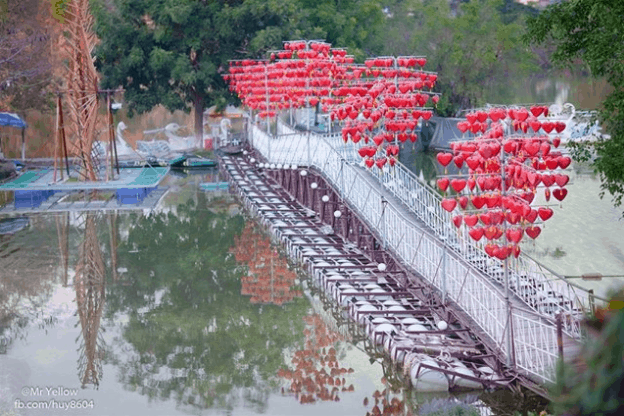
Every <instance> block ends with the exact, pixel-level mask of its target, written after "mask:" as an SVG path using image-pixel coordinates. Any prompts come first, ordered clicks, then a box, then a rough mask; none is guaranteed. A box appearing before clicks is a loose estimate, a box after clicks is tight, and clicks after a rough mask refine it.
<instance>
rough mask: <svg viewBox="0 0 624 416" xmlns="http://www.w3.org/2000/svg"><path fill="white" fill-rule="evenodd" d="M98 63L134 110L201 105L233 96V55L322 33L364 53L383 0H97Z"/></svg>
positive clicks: (198, 130)
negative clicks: (227, 76)
mask: <svg viewBox="0 0 624 416" xmlns="http://www.w3.org/2000/svg"><path fill="white" fill-rule="evenodd" d="M93 6H94V7H93V14H94V17H95V19H96V27H95V29H96V33H97V35H98V36H99V38H100V39H101V43H100V44H99V46H98V47H97V51H96V56H97V61H96V65H97V68H98V70H99V71H100V72H101V73H102V75H103V80H102V86H103V87H104V88H116V87H118V86H122V87H123V88H124V89H125V100H126V102H127V103H128V108H129V115H130V116H132V114H133V113H134V112H138V113H143V112H146V111H149V110H151V109H152V108H153V107H154V106H155V105H157V104H162V105H164V106H165V107H166V108H167V109H169V110H172V111H173V110H178V109H182V110H185V111H190V107H189V104H190V105H191V106H192V108H193V109H194V111H195V135H196V137H198V138H201V137H202V135H203V125H202V114H203V110H204V108H205V107H207V106H209V105H212V104H216V105H218V106H219V107H224V106H225V104H226V102H227V100H228V99H229V98H230V96H229V93H228V88H227V85H226V83H225V82H224V80H223V78H222V76H223V75H224V74H225V73H226V72H227V71H228V60H230V59H241V58H257V57H262V56H264V53H265V52H266V51H267V50H269V49H275V48H278V49H281V47H282V41H283V40H289V39H293V38H307V39H310V38H321V39H326V40H327V41H329V42H332V43H334V46H348V47H351V48H353V52H358V51H360V52H359V53H361V51H362V50H363V47H364V45H365V43H366V42H367V41H369V40H370V39H371V38H372V37H373V34H374V33H375V28H376V27H377V25H378V24H380V23H381V21H382V14H381V7H380V5H379V0H342V1H335V0H323V1H315V2H312V1H308V0H220V1H209V2H206V1H197V0H158V1H157V0H112V1H106V0H94V1H93Z"/></svg>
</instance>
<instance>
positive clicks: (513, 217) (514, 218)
mask: <svg viewBox="0 0 624 416" xmlns="http://www.w3.org/2000/svg"><path fill="white" fill-rule="evenodd" d="M505 218H506V219H507V222H509V223H510V224H518V222H519V221H520V214H518V213H517V212H508V213H507V215H505Z"/></svg>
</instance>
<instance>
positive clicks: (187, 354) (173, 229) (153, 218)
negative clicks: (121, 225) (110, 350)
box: [106, 193, 308, 412]
mask: <svg viewBox="0 0 624 416" xmlns="http://www.w3.org/2000/svg"><path fill="white" fill-rule="evenodd" d="M206 202H207V201H206V199H205V196H204V194H203V193H199V194H198V203H197V206H195V203H193V202H192V201H189V202H187V203H186V204H182V205H180V206H178V209H177V210H176V211H177V213H176V214H174V213H172V212H169V213H151V214H150V216H149V217H145V216H134V217H132V218H131V223H132V227H130V229H129V231H128V236H127V240H126V241H124V242H123V243H121V245H120V249H119V253H118V262H119V264H120V265H123V266H124V267H125V268H127V270H128V271H127V272H126V273H125V275H126V276H127V285H110V286H109V288H108V289H107V312H106V313H107V317H108V318H109V319H111V320H113V321H117V320H119V319H122V317H123V319H125V320H127V322H128V323H127V324H126V325H125V326H124V328H123V330H122V336H123V340H121V339H120V340H118V341H117V344H118V346H120V347H121V349H122V351H119V350H118V351H116V352H115V354H112V355H111V356H110V361H111V362H112V363H114V364H116V365H118V368H119V379H120V380H121V382H122V383H123V384H124V385H125V387H126V388H127V389H129V390H132V391H138V392H139V393H141V394H144V395H146V396H148V397H149V398H150V399H153V400H156V399H160V400H167V399H175V400H176V402H177V403H178V405H180V406H183V407H189V408H195V409H203V408H221V409H233V408H234V407H235V406H238V405H245V406H246V407H251V408H252V409H254V410H255V411H257V412H266V409H267V400H268V396H269V393H270V392H271V391H273V390H275V389H276V388H277V384H276V380H275V373H276V372H277V369H278V368H279V367H280V366H282V365H283V363H284V358H283V355H282V351H283V350H284V349H286V348H292V346H293V345H294V344H296V343H297V341H299V340H300V338H301V335H300V334H301V332H302V330H303V323H302V321H301V318H300V317H301V316H302V315H304V314H305V311H306V310H307V308H308V304H307V302H306V301H305V300H304V299H303V298H297V297H295V298H293V299H292V300H291V301H290V302H288V303H286V304H284V305H282V306H276V305H270V304H269V305H267V304H264V305H262V304H253V303H251V302H250V301H249V299H248V298H246V297H244V296H241V289H242V285H241V279H240V278H241V277H242V276H243V275H244V274H246V270H245V269H246V267H244V266H243V265H241V264H239V263H238V262H237V261H236V257H235V255H234V254H232V253H231V250H232V247H234V245H235V237H236V236H237V235H240V234H241V232H242V230H243V228H244V225H245V218H243V216H241V215H230V214H228V207H230V205H231V204H232V203H233V201H232V200H230V199H217V200H213V201H211V202H210V205H209V206H208V205H207V203H206ZM107 359H108V358H107ZM241 402H242V403H241Z"/></svg>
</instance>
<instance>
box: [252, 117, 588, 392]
mask: <svg viewBox="0 0 624 416" xmlns="http://www.w3.org/2000/svg"><path fill="white" fill-rule="evenodd" d="M250 131H251V133H252V136H253V137H252V143H253V146H254V147H255V148H256V149H257V150H258V151H259V152H260V153H262V155H263V156H264V157H266V158H267V160H268V161H269V163H271V164H275V165H276V167H278V166H279V165H281V166H282V167H285V166H289V167H292V165H297V166H314V167H316V168H318V169H319V170H320V171H321V172H322V174H323V175H324V176H325V177H326V178H327V179H328V180H329V181H330V182H331V183H332V184H333V186H334V187H335V188H336V189H337V191H338V192H339V193H340V195H341V196H342V197H343V198H344V199H345V200H346V201H348V203H349V204H350V205H351V207H352V208H354V209H355V210H356V211H357V212H358V214H359V215H360V216H361V217H362V218H363V219H365V220H366V221H367V222H368V223H369V224H370V225H371V226H372V227H373V228H374V229H375V230H376V231H377V232H378V233H379V235H380V236H381V239H382V241H383V243H384V245H385V246H386V247H388V248H390V249H391V250H393V251H394V252H395V253H396V254H397V255H398V256H399V257H400V258H401V260H402V261H403V262H404V263H405V264H407V265H409V266H410V267H412V268H413V269H414V270H416V271H417V272H418V273H419V274H421V275H422V276H423V277H424V278H425V279H427V280H428V281H429V282H430V283H431V284H433V285H434V286H435V287H436V288H437V289H439V290H440V291H441V292H442V293H443V296H445V297H447V298H448V299H450V300H452V301H453V302H455V303H456V304H457V305H458V306H459V307H460V308H462V309H463V311H464V312H466V313H467V314H468V315H469V316H470V317H471V318H472V319H473V320H474V321H475V322H476V323H477V325H479V327H480V328H481V330H482V331H483V332H485V333H486V334H487V335H488V336H489V337H490V338H491V339H492V340H493V341H494V342H496V344H497V345H498V347H499V348H500V350H501V351H502V352H503V353H504V354H505V355H506V356H508V357H510V359H511V360H512V361H513V362H514V363H515V365H516V366H517V367H518V368H519V369H521V370H523V372H525V373H526V374H528V375H532V376H534V377H535V378H536V379H538V380H539V381H542V382H544V381H553V380H554V376H553V374H554V373H553V370H554V365H555V363H556V360H557V358H558V350H557V333H556V326H555V315H554V314H555V313H556V312H557V310H558V309H562V308H563V306H562V305H565V302H563V300H564V299H565V300H566V301H571V302H570V303H572V305H573V306H574V307H576V308H578V307H579V305H584V303H583V301H584V300H586V299H587V296H586V295H585V297H584V295H583V294H581V293H579V292H580V291H579V289H578V288H571V287H570V285H569V284H567V282H565V281H563V282H562V283H563V284H560V283H558V282H557V280H556V278H555V277H554V276H548V274H547V273H546V272H544V271H543V269H540V268H539V265H537V264H536V263H535V262H533V263H531V261H530V259H526V258H522V259H521V260H519V261H518V262H517V263H516V264H514V266H515V267H518V268H519V271H517V270H518V269H516V271H514V273H512V274H511V276H512V278H511V279H510V282H511V283H512V290H513V291H514V292H515V293H516V294H517V295H518V296H520V297H521V298H522V299H525V301H526V300H527V299H528V298H530V299H537V298H538V296H537V295H536V294H534V293H535V292H537V290H538V289H539V287H538V286H537V285H538V284H543V285H544V288H547V289H548V290H551V291H552V293H550V295H551V296H552V297H553V299H552V300H551V301H552V302H551V306H552V308H550V309H546V308H544V309H543V310H537V309H536V310H531V309H529V308H528V307H524V306H522V307H518V306H515V307H513V308H510V307H508V304H507V300H506V299H505V295H504V293H503V291H502V289H501V286H500V284H498V283H497V282H500V281H502V274H501V273H499V272H500V264H498V268H496V266H497V265H496V262H495V261H493V260H492V259H490V258H489V256H487V255H486V254H485V253H484V252H483V253H482V250H481V248H480V247H477V246H476V245H475V244H472V242H471V241H468V240H467V239H466V238H465V236H462V235H458V234H457V231H456V230H452V229H451V227H450V225H449V224H450V223H451V221H450V218H449V215H448V213H446V212H445V211H443V210H441V208H440V204H439V196H438V195H437V194H436V193H435V192H434V191H433V190H431V189H430V188H428V187H427V185H425V184H422V183H421V182H419V181H418V179H417V177H416V176H415V175H413V174H412V173H411V172H409V171H408V170H407V169H406V168H405V167H403V166H401V165H399V164H397V165H395V167H394V173H391V172H390V170H387V171H386V170H385V171H378V170H372V172H373V174H374V175H376V176H377V177H378V179H379V180H380V182H381V184H383V186H385V187H386V188H387V189H389V190H391V191H392V192H393V194H394V195H396V196H397V197H398V198H400V199H401V200H402V201H403V202H405V203H406V205H407V206H408V207H410V208H411V209H412V210H413V211H414V213H415V214H416V215H417V217H418V218H419V219H420V220H421V221H422V222H423V223H424V224H426V225H427V226H428V227H424V226H423V225H422V224H419V223H418V222H417V221H414V220H412V219H411V218H408V216H406V215H404V214H403V213H402V212H401V210H400V209H398V208H397V207H395V206H393V205H392V204H387V203H385V200H384V197H383V194H382V192H381V190H380V189H379V188H376V187H374V186H371V182H370V180H367V178H365V177H364V175H369V174H370V173H368V172H366V171H365V170H363V169H361V168H360V167H358V166H357V165H355V164H354V163H350V161H356V160H359V159H360V158H359V156H357V158H354V157H350V156H349V153H352V154H353V153H354V149H353V148H351V149H350V148H349V147H348V146H346V145H344V143H342V140H341V137H340V136H339V135H338V136H337V135H328V136H320V135H316V134H311V133H307V132H296V131H294V130H292V129H289V128H287V126H284V125H281V126H278V132H280V133H281V134H279V135H278V136H276V137H269V136H268V135H267V134H266V133H265V132H264V131H262V130H261V129H259V128H258V127H256V126H252V127H251V128H250ZM380 186H381V185H380ZM429 228H430V229H429ZM440 237H442V238H440ZM481 254H482V256H483V257H481ZM471 256H472V258H471ZM474 259H481V260H480V261H482V262H481V263H476V264H475V261H474ZM493 271H496V273H494V272H493ZM514 282H515V283H514ZM542 291H544V289H542ZM583 293H586V292H583ZM529 294H531V295H530V296H529ZM555 296H561V299H560V298H558V297H555ZM560 300H561V302H559V301H560ZM562 302H563V303H562ZM546 304H548V303H546ZM529 305H531V303H529ZM540 305H544V302H542V303H539V304H535V305H533V309H535V308H536V307H537V306H540ZM576 312H578V309H577V310H576ZM576 312H575V314H570V315H569V316H568V319H564V320H563V322H564V323H566V326H565V329H566V332H568V333H569V334H571V335H577V336H578V334H579V333H580V326H579V324H578V313H576ZM510 321H511V322H512V323H513V325H510ZM512 328H513V333H512V334H509V332H510V331H512ZM508 334H509V336H510V339H511V340H512V342H511V343H507V336H508Z"/></svg>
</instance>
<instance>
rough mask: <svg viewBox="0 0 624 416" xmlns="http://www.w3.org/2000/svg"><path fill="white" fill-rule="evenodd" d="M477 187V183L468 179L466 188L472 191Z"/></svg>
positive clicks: (472, 179)
mask: <svg viewBox="0 0 624 416" xmlns="http://www.w3.org/2000/svg"><path fill="white" fill-rule="evenodd" d="M476 185H477V181H475V180H474V178H469V179H468V188H469V189H470V190H471V191H472V190H474V188H475V186H476Z"/></svg>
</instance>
